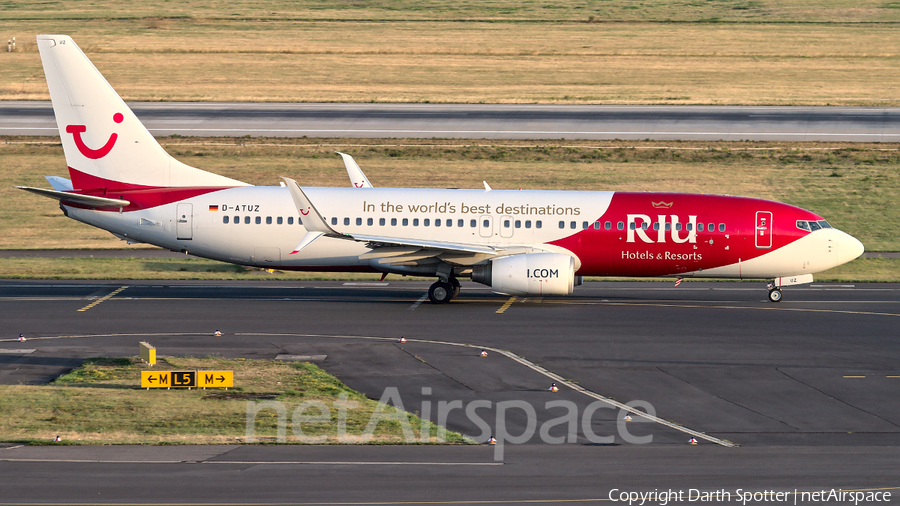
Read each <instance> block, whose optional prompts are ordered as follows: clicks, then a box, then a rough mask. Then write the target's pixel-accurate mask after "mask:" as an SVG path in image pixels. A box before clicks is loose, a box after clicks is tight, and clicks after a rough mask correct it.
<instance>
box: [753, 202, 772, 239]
mask: <svg viewBox="0 0 900 506" xmlns="http://www.w3.org/2000/svg"><path fill="white" fill-rule="evenodd" d="M756 247H757V248H771V247H772V212H771V211H756Z"/></svg>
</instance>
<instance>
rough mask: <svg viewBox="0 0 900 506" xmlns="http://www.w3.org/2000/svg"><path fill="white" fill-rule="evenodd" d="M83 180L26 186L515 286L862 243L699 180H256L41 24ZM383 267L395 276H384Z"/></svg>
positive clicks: (808, 276) (747, 266)
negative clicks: (400, 183)
mask: <svg viewBox="0 0 900 506" xmlns="http://www.w3.org/2000/svg"><path fill="white" fill-rule="evenodd" d="M37 43H38V47H39V50H40V55H41V61H42V64H43V67H44V73H45V74H46V77H47V85H48V88H49V90H50V97H51V100H52V103H53V111H54V114H55V116H56V121H57V125H58V127H59V132H60V137H61V140H62V145H63V150H64V152H65V157H66V163H67V165H68V170H69V176H70V179H66V178H62V177H53V176H47V180H48V181H49V183H50V185H51V186H52V189H42V188H32V187H17V188H21V189H23V190H27V191H31V192H34V193H37V194H39V195H42V196H45V197H49V198H53V199H56V200H58V201H59V206H60V209H61V210H62V212H63V214H64V215H65V216H67V217H69V218H72V219H74V220H76V221H80V222H83V223H87V224H89V225H92V226H95V227H99V228H101V229H104V230H107V231H109V232H111V233H113V234H114V235H115V236H117V237H119V238H121V239H123V240H126V241H128V242H129V243H149V244H154V245H156V246H160V247H162V248H167V249H170V250H173V251H181V252H184V253H187V254H191V255H195V256H198V257H203V258H209V259H213V260H218V261H222V262H230V263H234V264H240V265H245V266H255V267H262V268H267V269H282V270H305V271H331V272H380V273H382V275H383V276H384V275H387V274H388V273H393V274H401V275H416V276H427V277H436V278H437V281H436V282H435V283H434V284H432V285H431V287H430V288H429V291H428V296H429V298H430V299H431V301H432V302H434V303H436V304H441V303H446V302H449V301H450V300H452V299H453V298H454V297H455V296H457V295H458V293H459V290H460V283H459V279H460V278H470V279H471V280H472V281H475V282H478V283H482V284H484V285H487V286H490V287H491V289H492V291H494V292H496V293H500V294H507V295H525V296H545V295H568V294H571V293H572V292H573V290H574V287H575V286H577V285H580V284H581V283H582V280H583V277H584V276H628V277H660V276H665V277H672V278H676V279H677V281H676V285H677V284H678V283H680V282H681V280H682V279H685V278H730V279H762V280H766V281H768V285H767V289H768V299H769V300H770V301H772V302H779V301H781V300H782V287H784V286H790V285H798V284H803V283H810V282H812V280H813V274H816V273H819V272H822V271H825V270H827V269H831V268H832V267H836V266H838V265H841V264H844V263H846V262H849V261H851V260H853V259H855V258H857V257H859V256H860V255H862V253H863V251H864V248H863V245H862V243H861V242H860V241H858V240H857V239H855V238H854V237H852V236H850V235H849V234H847V233H845V232H842V231H840V230H837V229H835V228H833V227H832V226H831V225H829V224H828V222H827V221H826V220H825V219H824V218H823V217H821V216H819V215H817V214H816V213H813V212H811V211H807V210H804V209H801V208H799V207H795V206H792V205H788V204H783V203H780V202H773V201H770V200H762V199H758V198H748V197H733V196H725V195H698V194H686V193H668V192H666V193H653V192H620V191H532V190H494V189H492V188H491V187H490V186H489V185H488V184H487V182H485V183H484V189H480V188H479V189H468V190H467V189H420V188H378V187H375V186H373V185H372V184H371V183H370V182H369V180H368V178H367V177H366V176H365V174H363V173H362V170H361V169H360V168H359V166H358V165H357V163H356V162H355V161H354V160H353V158H352V157H351V156H349V155H346V154H341V156H342V158H343V160H344V164H345V167H346V169H347V173H348V176H349V177H350V180H351V183H352V185H351V186H350V187H345V188H337V187H305V186H301V185H300V184H299V183H298V182H297V181H295V180H293V179H291V178H289V177H284V178H283V181H282V182H280V183H279V185H278V186H252V185H249V184H247V183H245V182H242V181H238V180H235V179H231V178H227V177H224V176H221V175H217V174H213V173H210V172H206V171H203V170H200V169H197V168H194V167H190V166H188V165H185V164H184V163H181V162H179V161H178V160H176V159H174V158H172V157H171V156H170V155H169V154H168V153H167V152H166V151H165V150H164V149H163V148H162V147H161V146H160V145H159V143H157V141H156V140H155V139H154V137H153V136H152V135H151V134H150V132H148V131H147V129H146V128H145V127H144V126H143V125H142V124H141V122H140V121H139V120H138V118H137V117H136V116H135V115H134V113H133V112H132V111H131V109H129V107H128V106H127V105H126V104H125V102H124V101H123V100H122V99H121V98H120V97H119V95H118V94H117V93H116V92H115V90H113V88H112V87H111V86H110V85H109V83H108V82H107V81H106V79H105V78H104V77H103V76H102V75H101V74H100V72H99V71H98V70H97V69H96V68H95V67H94V66H93V64H92V63H91V62H90V60H89V59H88V58H87V56H86V55H85V54H84V53H83V52H82V51H81V49H80V48H79V47H78V46H77V45H76V44H75V42H74V41H73V40H72V38H71V37H68V36H65V35H39V36H38V37H37ZM382 279H383V278H382Z"/></svg>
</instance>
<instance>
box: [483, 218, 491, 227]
mask: <svg viewBox="0 0 900 506" xmlns="http://www.w3.org/2000/svg"><path fill="white" fill-rule="evenodd" d="M481 225H482V226H483V227H484V228H491V220H484V223H482V224H481Z"/></svg>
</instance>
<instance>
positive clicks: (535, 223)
mask: <svg viewBox="0 0 900 506" xmlns="http://www.w3.org/2000/svg"><path fill="white" fill-rule="evenodd" d="M542 225H543V223H541V220H537V221H536V222H534V228H541V226H542Z"/></svg>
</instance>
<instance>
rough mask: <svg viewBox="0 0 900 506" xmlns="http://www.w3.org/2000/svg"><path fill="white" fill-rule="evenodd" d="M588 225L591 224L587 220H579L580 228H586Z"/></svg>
mask: <svg viewBox="0 0 900 506" xmlns="http://www.w3.org/2000/svg"><path fill="white" fill-rule="evenodd" d="M590 226H591V224H590V223H588V222H586V221H582V222H581V229H582V230H587V228H588V227H590Z"/></svg>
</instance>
